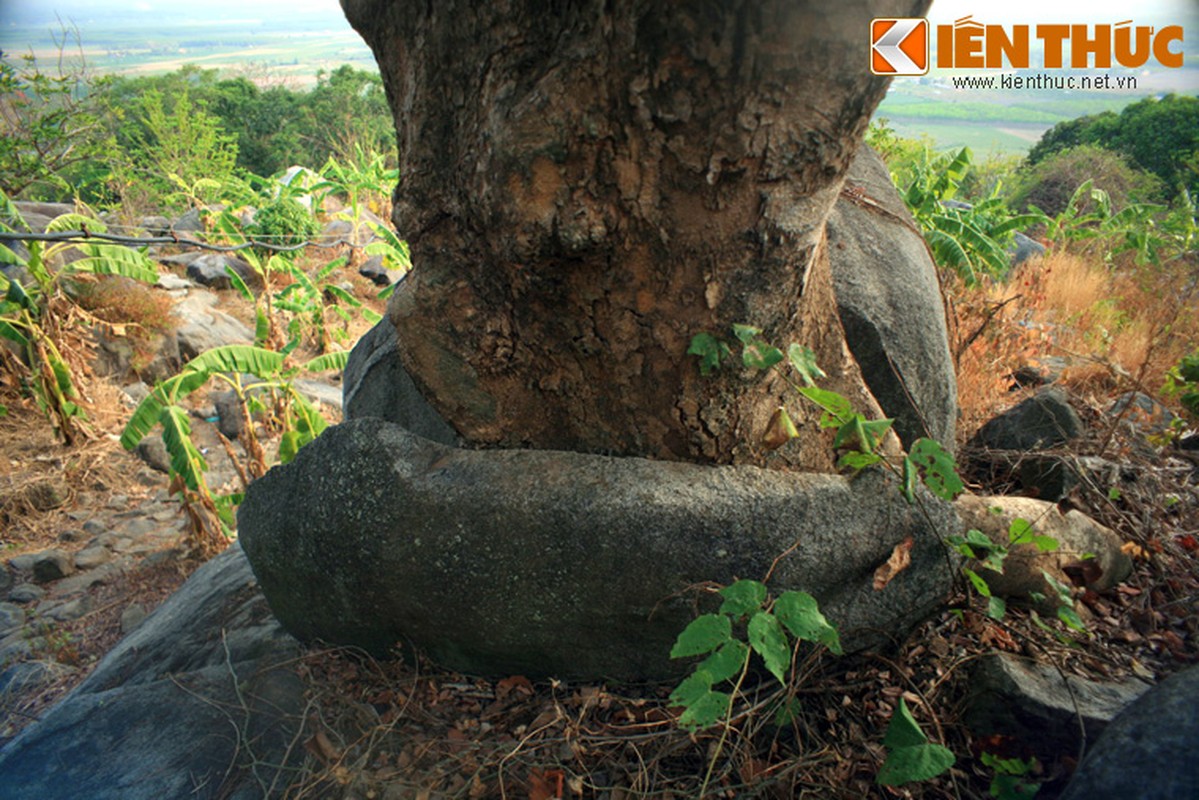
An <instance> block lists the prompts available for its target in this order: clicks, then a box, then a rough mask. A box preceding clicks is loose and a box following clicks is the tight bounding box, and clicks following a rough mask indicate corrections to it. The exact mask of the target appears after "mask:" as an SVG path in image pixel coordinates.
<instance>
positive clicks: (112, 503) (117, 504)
mask: <svg viewBox="0 0 1199 800" xmlns="http://www.w3.org/2000/svg"><path fill="white" fill-rule="evenodd" d="M104 505H105V507H106V508H115V509H117V510H118V511H120V510H124V509H126V508H129V495H127V494H114V495H113V496H112V497H110V498H108V502H107V503H105V504H104Z"/></svg>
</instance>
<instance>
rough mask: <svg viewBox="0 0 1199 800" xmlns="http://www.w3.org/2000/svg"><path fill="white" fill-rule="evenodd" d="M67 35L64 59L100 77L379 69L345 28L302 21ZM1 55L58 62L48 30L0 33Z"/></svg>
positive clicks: (268, 76) (307, 79) (283, 75)
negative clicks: (188, 70)
mask: <svg viewBox="0 0 1199 800" xmlns="http://www.w3.org/2000/svg"><path fill="white" fill-rule="evenodd" d="M59 38H61V32H59ZM68 38H69V40H70V44H69V46H68V47H67V48H66V55H68V56H70V57H71V58H72V59H77V58H78V57H79V56H80V55H81V56H82V57H83V59H84V61H85V62H86V64H87V66H88V69H89V70H91V71H92V72H95V73H100V74H104V73H117V74H123V75H154V74H162V73H166V72H172V71H174V70H177V69H179V68H180V67H182V66H183V65H184V64H196V65H198V66H201V67H204V68H206V69H219V70H222V71H224V72H228V73H233V74H247V75H250V76H251V77H255V78H258V79H260V80H262V81H263V82H280V81H283V82H288V83H298V84H310V83H313V82H314V81H315V80H316V73H317V71H318V70H321V69H325V70H331V69H333V68H335V67H337V66H340V65H341V64H352V65H354V66H355V67H357V68H359V69H366V70H370V71H375V70H376V69H377V66H376V64H375V60H374V56H373V55H372V54H371V51H370V49H369V48H367V46H366V45H365V44H364V43H363V41H362V39H361V38H359V37H358V35H357V34H356V33H355V32H354V31H353V30H352V29H350V28H349V27H348V26H346V25H344V23H343V24H342V25H340V26H338V27H331V26H329V25H299V24H297V25H294V26H293V27H292V28H289V29H280V28H279V27H267V26H265V25H257V26H246V25H243V24H221V23H216V24H209V25H205V26H203V27H201V28H196V27H191V28H189V27H186V26H172V25H170V24H164V25H162V26H161V27H154V28H147V27H144V26H139V27H132V26H128V25H119V24H114V23H109V22H106V21H94V22H92V23H91V24H87V25H84V24H81V25H80V26H79V41H78V43H76V42H74V41H73V40H71V39H70V37H68ZM0 50H3V51H4V52H5V53H11V54H13V55H25V54H27V53H32V54H33V55H34V56H35V57H36V58H37V59H38V61H39V62H41V63H54V61H55V60H56V59H57V57H58V50H57V47H56V46H55V43H54V40H53V38H52V37H51V34H50V31H49V30H48V29H47V28H46V27H44V26H35V25H28V26H21V25H9V26H6V27H2V28H0Z"/></svg>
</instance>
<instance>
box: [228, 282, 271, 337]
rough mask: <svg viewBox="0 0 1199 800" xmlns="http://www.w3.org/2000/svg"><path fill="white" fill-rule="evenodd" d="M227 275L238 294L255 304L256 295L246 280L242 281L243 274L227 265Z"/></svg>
mask: <svg viewBox="0 0 1199 800" xmlns="http://www.w3.org/2000/svg"><path fill="white" fill-rule="evenodd" d="M225 274H226V275H228V276H229V283H231V284H232V285H233V288H234V289H236V290H237V293H238V294H240V295H241V296H242V297H244V298H245V299H246V300H249V301H250V302H251V303H253V302H254V293H253V292H251V291H250V287H249V286H247V285H246V282H245V280H243V279H242V277H241V273H239V272H238V271H237V270H235V269H234V268H233V267H231V266H229V265H228V264H226V265H225ZM259 313H260V314H261V313H262V312H259ZM264 338H265V337H264Z"/></svg>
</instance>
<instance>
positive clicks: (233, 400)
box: [210, 391, 246, 441]
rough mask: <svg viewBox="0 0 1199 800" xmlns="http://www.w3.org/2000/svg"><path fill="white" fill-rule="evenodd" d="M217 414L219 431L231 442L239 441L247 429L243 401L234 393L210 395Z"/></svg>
mask: <svg viewBox="0 0 1199 800" xmlns="http://www.w3.org/2000/svg"><path fill="white" fill-rule="evenodd" d="M210 399H211V400H212V403H213V405H214V406H215V407H216V413H217V429H218V430H220V432H221V435H222V436H224V437H225V438H226V439H228V440H230V441H237V439H238V437H240V436H241V432H242V431H243V430H245V427H246V417H245V414H243V413H242V407H241V400H240V399H238V397H237V393H236V392H234V391H227V392H216V393H214V394H212V395H210Z"/></svg>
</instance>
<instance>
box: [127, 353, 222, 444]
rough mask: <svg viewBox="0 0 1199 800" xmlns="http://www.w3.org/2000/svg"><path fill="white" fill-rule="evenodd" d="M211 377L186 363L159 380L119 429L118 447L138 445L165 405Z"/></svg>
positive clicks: (196, 387)
mask: <svg viewBox="0 0 1199 800" xmlns="http://www.w3.org/2000/svg"><path fill="white" fill-rule="evenodd" d="M190 363H191V362H189V364H190ZM210 377H212V376H211V373H208V372H203V371H199V370H195V369H189V368H188V367H187V366H185V367H184V368H183V369H182V370H181V371H180V372H179V373H178V374H176V375H173V376H171V377H170V378H167V379H166V380H165V381H162V382H160V383H158V384H157V385H156V386H155V387H154V389H153V390H152V391H151V392H150V393H149V394H148V395H146V396H145V398H143V399H142V401H141V403H139V404H138V406H137V408H135V409H134V410H133V414H132V415H131V416H130V417H129V422H127V423H125V430H124V431H122V432H121V446H122V447H124V448H125V449H126V450H132V449H133V448H135V447H137V443H138V442H140V441H141V440H142V439H144V438H145V437H146V436H147V435H148V434H149V433H150V431H152V430H154V426H155V425H157V424H158V423H159V421H160V419H161V417H162V412H163V409H164V408H165V407H166V406H168V405H171V404H173V403H176V402H177V401H178V400H180V399H181V398H183V397H186V396H187V395H189V394H191V393H192V392H194V391H195V390H196V389H199V388H200V387H201V386H203V385H204V384H205V383H207V382H208V379H209V378H210Z"/></svg>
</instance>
